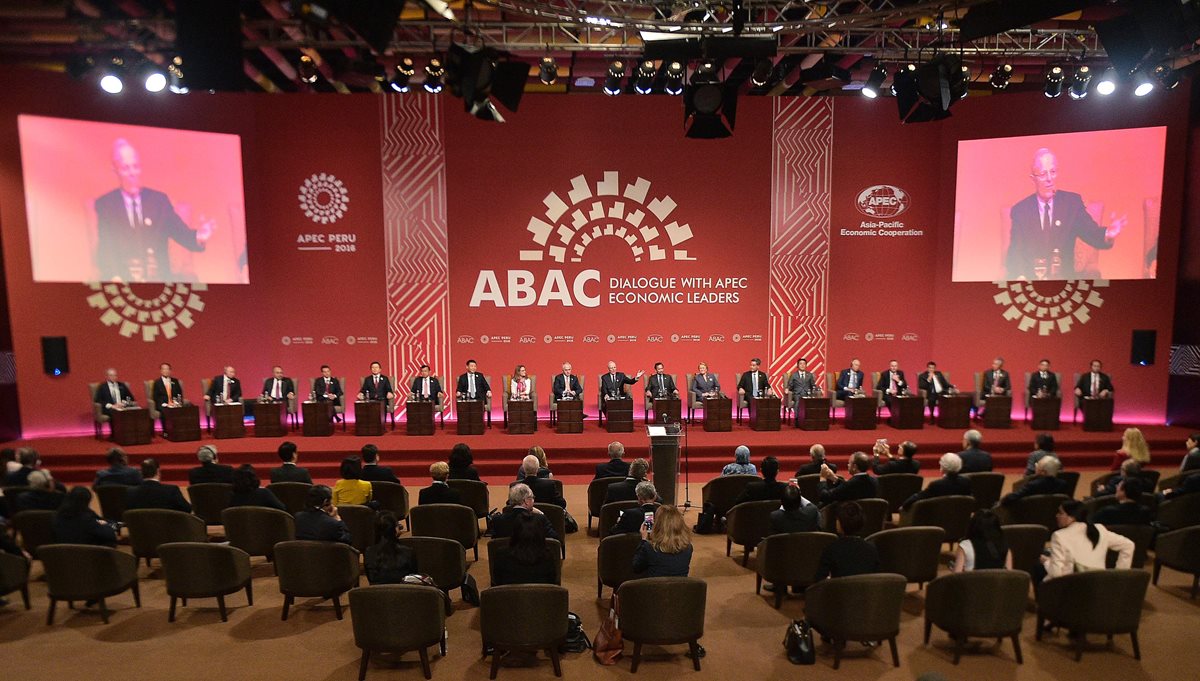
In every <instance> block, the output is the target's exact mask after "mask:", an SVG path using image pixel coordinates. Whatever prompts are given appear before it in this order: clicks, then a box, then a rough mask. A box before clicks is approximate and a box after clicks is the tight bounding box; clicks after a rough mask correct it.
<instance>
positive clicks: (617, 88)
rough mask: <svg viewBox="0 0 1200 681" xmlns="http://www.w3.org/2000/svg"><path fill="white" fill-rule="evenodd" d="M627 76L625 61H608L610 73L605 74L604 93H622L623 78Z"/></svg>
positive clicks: (614, 94) (613, 94)
mask: <svg viewBox="0 0 1200 681" xmlns="http://www.w3.org/2000/svg"><path fill="white" fill-rule="evenodd" d="M624 77H625V62H624V61H621V60H620V59H614V60H612V61H610V62H609V63H608V74H607V75H605V76H604V94H606V95H612V96H616V95H619V94H621V79H622V78H624Z"/></svg>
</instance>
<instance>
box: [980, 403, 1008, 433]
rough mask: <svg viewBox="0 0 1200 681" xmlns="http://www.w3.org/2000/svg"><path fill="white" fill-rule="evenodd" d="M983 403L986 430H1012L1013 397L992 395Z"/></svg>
mask: <svg viewBox="0 0 1200 681" xmlns="http://www.w3.org/2000/svg"><path fill="white" fill-rule="evenodd" d="M983 403H984V407H983V427H984V428H1012V395H991V396H990V397H988V398H987V399H986V400H984V401H983Z"/></svg>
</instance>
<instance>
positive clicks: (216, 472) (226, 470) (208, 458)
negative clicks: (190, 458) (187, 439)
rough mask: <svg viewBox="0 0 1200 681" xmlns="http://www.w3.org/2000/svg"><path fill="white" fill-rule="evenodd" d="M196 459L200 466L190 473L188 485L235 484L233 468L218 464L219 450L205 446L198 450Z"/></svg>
mask: <svg viewBox="0 0 1200 681" xmlns="http://www.w3.org/2000/svg"><path fill="white" fill-rule="evenodd" d="M196 458H197V459H199V460H200V465H199V466H196V467H195V468H193V469H192V470H190V471H188V484H189V485H200V484H203V483H206V482H223V483H226V484H230V485H232V484H233V466H226V465H225V464H223V463H218V462H217V448H216V447H214V446H212V445H203V446H201V447H200V449H197V450H196Z"/></svg>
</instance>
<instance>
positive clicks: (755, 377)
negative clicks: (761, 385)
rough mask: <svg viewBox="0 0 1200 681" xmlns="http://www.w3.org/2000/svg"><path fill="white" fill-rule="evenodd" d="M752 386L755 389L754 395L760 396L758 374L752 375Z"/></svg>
mask: <svg viewBox="0 0 1200 681" xmlns="http://www.w3.org/2000/svg"><path fill="white" fill-rule="evenodd" d="M750 385H751V386H753V388H754V394H755V395H757V394H758V372H757V371H756V372H754V373H752V374H750Z"/></svg>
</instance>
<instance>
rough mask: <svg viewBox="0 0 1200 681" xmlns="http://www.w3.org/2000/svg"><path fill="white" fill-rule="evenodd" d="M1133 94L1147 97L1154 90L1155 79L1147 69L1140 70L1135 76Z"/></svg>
mask: <svg viewBox="0 0 1200 681" xmlns="http://www.w3.org/2000/svg"><path fill="white" fill-rule="evenodd" d="M1133 82H1134V86H1133V94H1134V95H1136V96H1138V97H1145V96H1146V95H1148V94H1150V93H1151V92H1154V81H1153V80H1152V79H1151V78H1150V74H1148V73H1146V72H1145V71H1138V72H1137V73H1136V74H1135V75H1134V76H1133Z"/></svg>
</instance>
